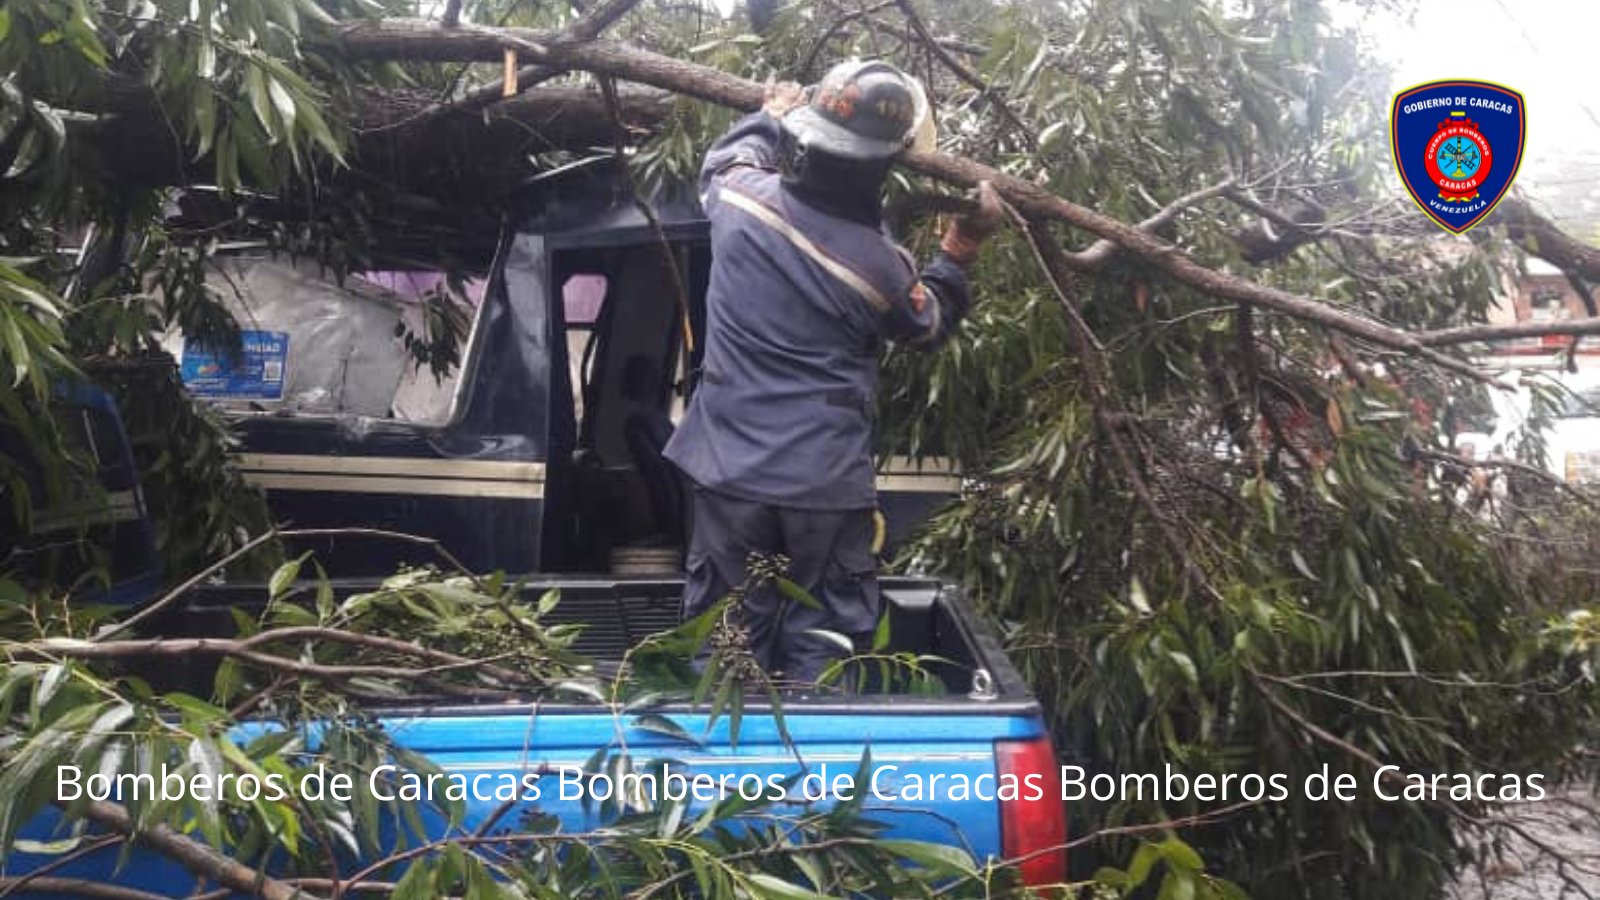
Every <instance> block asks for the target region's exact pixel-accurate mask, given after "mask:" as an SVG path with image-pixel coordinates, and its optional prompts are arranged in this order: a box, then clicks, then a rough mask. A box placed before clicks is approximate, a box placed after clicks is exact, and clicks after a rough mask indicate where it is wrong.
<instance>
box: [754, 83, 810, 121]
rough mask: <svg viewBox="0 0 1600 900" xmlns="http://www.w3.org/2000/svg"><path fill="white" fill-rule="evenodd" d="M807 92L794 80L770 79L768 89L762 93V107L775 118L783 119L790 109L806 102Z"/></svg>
mask: <svg viewBox="0 0 1600 900" xmlns="http://www.w3.org/2000/svg"><path fill="white" fill-rule="evenodd" d="M805 92H806V89H805V88H803V87H801V86H800V85H798V84H796V83H794V82H793V81H773V80H771V79H768V81H767V88H766V91H765V93H764V94H763V95H762V101H761V108H762V110H764V111H765V112H766V114H767V115H769V116H771V117H773V118H774V119H781V118H783V116H784V114H785V113H787V112H788V111H789V110H791V109H794V108H795V107H796V106H800V105H801V104H803V103H804V102H805V97H806V94H805Z"/></svg>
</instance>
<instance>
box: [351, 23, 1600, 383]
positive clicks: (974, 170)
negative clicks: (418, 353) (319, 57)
mask: <svg viewBox="0 0 1600 900" xmlns="http://www.w3.org/2000/svg"><path fill="white" fill-rule="evenodd" d="M414 30H415V26H414V24H412V23H411V22H410V21H409V20H378V21H375V22H368V23H353V24H350V25H347V26H344V27H343V28H341V29H340V30H339V38H338V39H339V41H340V47H341V49H342V50H343V52H345V53H347V54H349V55H351V56H352V57H353V58H357V59H379V58H386V57H388V56H390V55H391V54H393V53H394V52H395V51H396V50H398V49H402V48H404V47H410V46H414V45H415V44H416V43H417V38H416V35H415V33H414ZM402 35H404V36H405V38H404V40H403V41H402V40H401V37H400V36H402ZM504 40H507V41H515V42H518V44H517V45H518V46H519V47H520V49H521V52H523V53H525V54H526V55H527V56H528V57H530V58H531V59H533V60H535V61H537V62H539V63H541V64H544V65H548V66H553V67H556V68H562V69H577V70H583V71H587V72H594V73H597V74H604V75H610V76H613V77H616V78H622V79H626V80H628V81H632V82H636V83H639V84H647V85H651V86H654V87H658V88H662V89H665V90H668V91H671V92H673V93H675V94H681V95H684V96H688V97H694V98H697V99H700V100H705V101H708V102H711V103H716V104H719V105H722V106H729V107H733V108H736V109H741V110H754V109H756V108H758V107H759V106H760V105H761V101H762V93H763V88H762V86H761V85H759V84H757V83H755V82H753V81H748V80H746V79H743V78H739V77H738V76H736V75H731V74H729V73H727V72H722V71H719V70H717V69H712V68H709V67H706V66H701V65H698V64H696V63H692V62H688V61H685V60H681V59H676V58H674V57H670V56H664V55H662V54H659V53H655V52H652V51H649V50H644V49H641V48H638V47H632V46H629V45H626V44H621V43H618V42H615V41H609V40H579V41H553V42H550V43H548V45H545V44H538V45H533V44H529V43H522V41H523V37H522V36H521V35H519V34H510V33H507V34H505V35H504ZM484 41H485V36H484V35H483V34H477V35H471V36H468V38H467V39H462V38H461V37H460V36H458V35H457V33H456V32H455V31H450V32H441V31H439V30H438V29H434V38H433V40H432V42H431V46H430V47H429V48H428V52H429V53H430V54H435V55H432V56H429V57H427V58H430V59H432V58H440V56H439V55H441V54H442V55H446V56H448V54H450V53H455V54H458V56H456V57H455V58H459V59H478V58H482V57H481V56H480V55H479V54H482V53H484V52H486V51H485V49H484V47H485V44H484ZM504 46H506V45H505V44H501V45H497V46H495V47H494V52H495V53H496V54H498V53H499V52H500V50H501V48H502V47H504ZM901 162H902V163H903V164H904V165H905V166H906V167H907V168H910V169H912V170H913V171H916V172H920V173H922V174H924V175H929V176H932V177H934V178H937V179H939V180H941V181H945V182H948V183H950V184H953V185H957V186H960V187H973V186H975V185H977V183H978V182H979V181H985V180H986V181H989V182H991V183H993V184H994V186H995V188H996V189H997V190H998V191H999V192H1000V193H1001V194H1002V195H1003V196H1004V197H1005V199H1006V200H1007V201H1009V202H1010V203H1011V204H1012V205H1013V206H1014V207H1015V208H1016V209H1017V210H1019V211H1020V212H1021V213H1022V214H1023V215H1025V216H1027V217H1029V218H1047V219H1054V220H1057V221H1060V222H1065V223H1067V224H1068V225H1072V226H1074V227H1077V228H1080V229H1082V230H1084V231H1087V232H1089V233H1091V234H1094V235H1095V236H1097V237H1099V238H1102V239H1104V240H1106V241H1110V242H1111V243H1113V244H1115V245H1117V246H1119V247H1121V248H1122V249H1123V250H1124V251H1126V252H1128V253H1131V254H1133V255H1134V256H1137V257H1139V258H1141V259H1143V260H1144V261H1145V262H1147V263H1150V264H1151V265H1154V266H1155V267H1157V268H1159V269H1161V270H1162V271H1164V272H1166V273H1167V274H1168V275H1169V276H1171V277H1172V278H1174V279H1176V280H1178V281H1180V282H1183V283H1184V284H1188V285H1190V286H1191V287H1194V288H1196V289H1197V290H1199V291H1201V292H1203V293H1206V294H1208V295H1211V296H1215V297H1221V298H1225V299H1228V300H1234V301H1237V302H1240V303H1249V304H1251V305H1253V306H1257V307H1261V308H1264V309H1270V310H1273V311H1275V312H1279V313H1283V314H1284V315H1288V316H1291V317H1294V318H1297V319H1300V320H1302V321H1305V322H1310V323H1312V324H1315V325H1320V326H1323V327H1325V328H1329V329H1332V330H1335V331H1339V332H1342V333H1344V334H1347V335H1349V336H1351V337H1355V338H1359V339H1361V340H1364V341H1367V342H1369V343H1371V344H1374V345H1376V346H1379V347H1384V348H1386V349H1390V350H1398V351H1401V352H1404V353H1408V354H1412V355H1414V356H1418V357H1423V358H1426V359H1429V360H1431V361H1432V362H1434V363H1436V364H1439V365H1442V366H1444V367H1446V368H1448V369H1451V370H1453V371H1457V372H1459V373H1462V374H1466V372H1468V371H1470V368H1469V367H1467V366H1465V365H1464V364H1463V363H1461V362H1460V361H1459V360H1454V359H1450V358H1449V357H1445V356H1443V355H1441V354H1439V353H1438V352H1437V351H1435V350H1433V349H1432V344H1425V343H1423V342H1422V341H1420V340H1419V339H1418V335H1416V334H1412V333H1409V332H1406V331H1403V330H1401V329H1397V328H1394V327H1391V326H1389V325H1385V324H1383V323H1381V322H1378V321H1376V320H1374V319H1371V318H1368V317H1366V316H1364V315H1358V314H1356V313H1352V312H1347V311H1345V310H1343V309H1340V308H1339V307H1337V306H1335V305H1334V304H1332V303H1330V302H1328V301H1325V300H1321V299H1318V298H1314V297H1309V296H1303V295H1299V294H1294V293H1290V292H1288V291H1284V290H1280V289H1278V288H1274V287H1269V286H1267V285H1263V284H1259V283H1256V282H1253V281H1250V280H1248V279H1245V278H1241V277H1239V276H1237V275H1233V274H1230V273H1227V272H1224V271H1221V270H1218V269H1213V268H1211V267H1209V266H1206V265H1204V264H1202V263H1200V262H1199V261H1197V260H1195V259H1194V258H1193V257H1192V256H1190V255H1188V254H1187V253H1185V252H1183V251H1182V250H1181V249H1179V248H1178V247H1176V246H1174V245H1172V244H1170V243H1168V242H1166V241H1164V240H1162V239H1160V238H1159V237H1157V236H1155V235H1153V234H1151V233H1149V232H1147V231H1144V230H1141V229H1140V228H1138V227H1137V226H1134V225H1130V224H1128V223H1125V222H1121V221H1118V220H1116V219H1113V218H1111V217H1110V216H1107V215H1105V214H1103V213H1100V212H1098V211H1096V210H1093V209H1089V208H1088V207H1084V206H1080V205H1078V204H1076V203H1073V202H1071V201H1068V200H1065V199H1063V198H1061V197H1058V196H1056V195H1055V194H1052V193H1050V192H1049V191H1046V190H1045V189H1043V188H1041V187H1039V186H1038V185H1036V184H1033V183H1031V182H1028V181H1024V180H1022V179H1020V178H1017V177H1015V176H1012V175H1007V174H1005V173H1003V172H999V171H997V170H995V169H993V168H990V167H989V166H986V165H983V164H982V163H979V162H975V161H973V160H970V159H964V158H960V157H954V156H950V155H947V154H943V153H917V152H915V151H908V152H907V153H905V154H904V155H903V156H902V157H901ZM1573 243H1574V244H1575V243H1576V242H1573ZM1568 249H1571V248H1568ZM1596 253H1597V254H1600V251H1596ZM1529 324H1530V325H1531V324H1534V323H1529ZM1539 324H1540V326H1541V327H1543V324H1544V323H1539ZM1528 333H1530V334H1541V333H1544V332H1542V331H1536V330H1535V331H1530V332H1528ZM1565 333H1568V334H1597V333H1600V320H1582V321H1580V322H1577V323H1573V324H1572V326H1571V330H1569V331H1567V332H1565ZM1457 342H1459V341H1452V340H1449V339H1446V340H1437V339H1435V340H1434V342H1433V343H1434V344H1449V343H1457Z"/></svg>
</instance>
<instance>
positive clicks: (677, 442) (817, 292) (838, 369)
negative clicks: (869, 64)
mask: <svg viewBox="0 0 1600 900" xmlns="http://www.w3.org/2000/svg"><path fill="white" fill-rule="evenodd" d="M779 127H780V126H779V123H778V120H777V119H775V118H773V117H772V116H770V115H768V114H767V113H764V112H758V113H755V114H753V115H750V116H748V117H746V118H744V119H743V120H741V121H740V122H739V123H738V124H736V125H735V126H734V127H733V129H732V130H731V131H730V132H729V133H728V134H727V135H725V136H724V137H723V138H722V139H721V140H720V141H718V142H717V144H716V145H715V146H713V147H712V149H711V151H710V152H709V153H708V155H707V157H706V161H705V165H704V167H703V169H702V171H701V189H702V194H701V199H702V203H703V204H704V207H705V211H706V215H707V217H708V218H709V219H710V222H711V249H712V269H711V283H710V287H709V289H708V292H707V296H706V305H707V325H706V329H707V334H706V342H705V347H706V349H705V358H704V362H703V366H702V373H701V378H700V382H699V387H698V389H697V390H696V392H695V395H694V398H693V400H692V402H691V403H690V404H689V409H688V411H687V413H686V415H685V416H684V419H683V422H682V424H681V425H680V426H679V428H678V429H677V431H676V433H675V434H674V435H673V437H672V440H671V442H670V443H669V444H668V445H667V448H666V456H667V458H669V459H671V460H672V461H673V462H674V463H676V464H677V465H678V466H679V468H681V469H682V470H683V471H684V472H685V473H686V474H687V475H688V476H689V477H690V478H691V479H692V480H693V481H694V483H695V487H696V489H695V498H694V519H693V526H694V529H693V534H692V536H691V538H690V545H689V554H688V569H689V571H688V581H687V585H686V588H685V597H684V613H685V615H686V616H694V615H697V614H699V613H700V612H703V611H704V610H705V609H707V608H708V607H710V606H711V605H712V604H714V603H715V602H716V601H718V600H719V599H721V598H722V597H724V596H726V595H727V593H728V592H729V591H730V590H732V589H733V588H735V587H737V586H739V585H741V584H742V583H743V582H744V580H745V565H746V562H747V560H748V559H749V557H750V555H751V554H752V553H756V554H762V555H774V554H782V555H784V556H787V557H788V558H789V559H790V561H791V562H790V568H789V576H790V578H791V579H793V580H794V581H796V582H798V583H799V584H800V585H801V586H802V587H804V588H806V589H807V590H808V591H809V592H810V593H811V594H812V596H814V597H816V598H817V599H818V600H819V601H820V602H821V605H822V606H823V609H821V610H814V609H810V608H807V607H806V606H804V605H802V604H787V605H785V604H784V603H783V602H782V601H781V600H780V598H779V595H778V593H777V592H776V591H775V590H772V589H771V588H764V589H761V590H758V591H755V592H753V593H752V594H751V595H749V596H747V597H746V598H745V602H744V621H745V626H746V627H747V628H748V629H749V631H750V634H751V638H752V649H753V650H754V651H755V653H756V656H757V659H758V660H759V661H760V662H761V663H762V665H763V666H764V667H765V668H767V669H768V670H769V671H771V670H773V669H781V670H783V671H784V672H785V674H786V675H787V676H789V677H791V678H795V679H799V680H814V679H815V677H816V676H817V675H818V674H820V672H821V671H822V670H823V668H825V667H826V666H827V664H828V663H829V662H831V661H832V660H834V659H836V658H838V657H839V656H840V655H842V649H841V648H839V647H838V646H837V645H836V643H835V642H833V641H831V640H829V639H828V638H826V637H819V636H816V635H814V634H811V633H809V632H810V631H811V630H813V629H821V630H825V631H830V632H834V633H836V634H841V635H845V636H847V637H851V638H859V636H860V635H863V634H865V633H869V632H871V631H872V629H873V628H874V627H875V626H876V623H877V618H878V614H879V602H878V588H877V578H876V565H875V560H874V559H873V556H872V552H871V546H870V545H871V541H872V535H873V523H872V511H873V509H874V508H875V506H876V496H877V495H876V489H875V474H874V471H873V466H872V418H873V406H874V401H875V397H876V395H877V385H878V356H879V353H880V351H881V349H882V346H883V343H884V341H885V340H894V341H905V342H908V343H910V344H913V345H916V346H921V347H932V346H936V345H937V344H939V343H941V342H942V341H943V340H944V339H945V338H947V337H948V336H949V335H950V333H951V331H952V329H953V328H954V327H955V326H956V325H957V324H958V323H959V322H960V320H961V319H962V318H963V317H964V316H965V314H966V312H967V307H968V305H969V302H970V294H969V289H968V285H967V277H966V274H965V272H964V270H963V269H962V267H961V266H960V265H958V264H957V263H956V262H955V261H953V260H951V259H950V258H948V257H947V256H946V255H944V254H942V253H941V254H939V255H937V256H936V257H935V258H934V260H933V262H932V263H931V264H930V265H928V266H927V267H926V268H924V269H923V270H922V271H921V272H920V273H919V272H918V271H917V269H916V268H915V265H914V263H913V261H912V259H911V257H910V255H909V254H908V253H906V251H905V250H904V249H902V248H900V247H899V246H897V245H896V244H895V243H894V242H893V241H892V240H891V239H890V238H889V237H888V236H887V235H885V234H884V233H883V231H882V229H881V227H880V226H878V224H877V223H876V222H875V221H874V222H867V221H858V220H852V219H850V218H846V217H843V216H840V215H837V214H832V213H829V212H825V211H823V210H822V209H821V208H819V207H818V206H816V205H813V204H812V203H808V202H806V201H804V200H802V198H801V195H800V194H799V193H798V192H797V191H796V190H795V189H794V188H793V186H791V185H789V184H786V183H785V182H784V181H783V179H782V177H781V176H780V175H779V173H778V171H777V162H778V160H777V147H778V139H779ZM785 606H787V608H785Z"/></svg>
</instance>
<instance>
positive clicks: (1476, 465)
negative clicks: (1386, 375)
mask: <svg viewBox="0 0 1600 900" xmlns="http://www.w3.org/2000/svg"><path fill="white" fill-rule="evenodd" d="M1417 455H1418V456H1420V457H1422V458H1423V459H1431V460H1434V461H1435V462H1442V463H1445V464H1446V465H1451V466H1457V467H1459V468H1463V469H1505V470H1509V471H1512V472H1520V473H1522V474H1524V475H1531V476H1533V477H1535V478H1538V479H1539V480H1540V481H1543V482H1546V483H1547V484H1550V485H1553V486H1555V487H1556V488H1557V489H1559V490H1561V491H1562V492H1564V493H1566V494H1567V495H1568V496H1570V497H1572V499H1574V500H1577V501H1578V502H1579V503H1582V504H1583V505H1584V506H1587V507H1589V508H1590V509H1600V501H1597V500H1596V499H1595V498H1594V497H1591V496H1590V495H1588V494H1586V493H1584V492H1583V491H1580V490H1578V489H1577V488H1575V487H1573V486H1572V485H1570V484H1568V483H1567V482H1566V480H1565V479H1562V478H1561V477H1559V476H1557V475H1555V474H1554V473H1551V472H1546V471H1545V470H1544V469H1541V468H1539V467H1538V466H1530V465H1528V464H1527V463H1521V462H1517V461H1516V460H1514V459H1468V458H1466V457H1465V456H1459V455H1457V454H1454V453H1446V452H1444V451H1443V450H1430V449H1428V448H1426V447H1424V448H1420V449H1418V450H1417Z"/></svg>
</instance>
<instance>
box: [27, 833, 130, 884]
mask: <svg viewBox="0 0 1600 900" xmlns="http://www.w3.org/2000/svg"><path fill="white" fill-rule="evenodd" d="M123 840H124V838H123V836H122V835H120V834H108V835H104V836H102V837H98V838H95V839H94V840H92V841H90V842H88V843H86V844H84V845H83V846H81V847H78V848H77V849H74V850H72V851H70V852H67V853H63V854H61V855H60V856H58V857H56V858H55V859H52V860H50V861H49V862H47V863H45V864H44V865H42V866H40V867H39V868H37V869H34V870H33V871H32V872H29V873H28V874H26V875H19V876H17V877H16V878H11V879H6V880H4V881H0V897H9V896H11V895H12V894H13V893H15V892H16V891H18V890H20V889H21V888H22V887H23V886H25V885H27V884H29V883H30V882H33V881H36V880H38V879H41V878H44V877H45V876H46V875H49V874H50V873H51V872H55V871H59V870H61V869H64V868H66V867H67V866H69V865H71V864H73V863H75V862H77V861H78V860H80V859H83V858H84V857H85V856H89V855H90V854H93V853H95V852H97V851H99V850H103V849H105V848H106V847H109V846H111V845H112V844H120V843H122V842H123ZM40 890H45V889H44V888H40Z"/></svg>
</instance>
